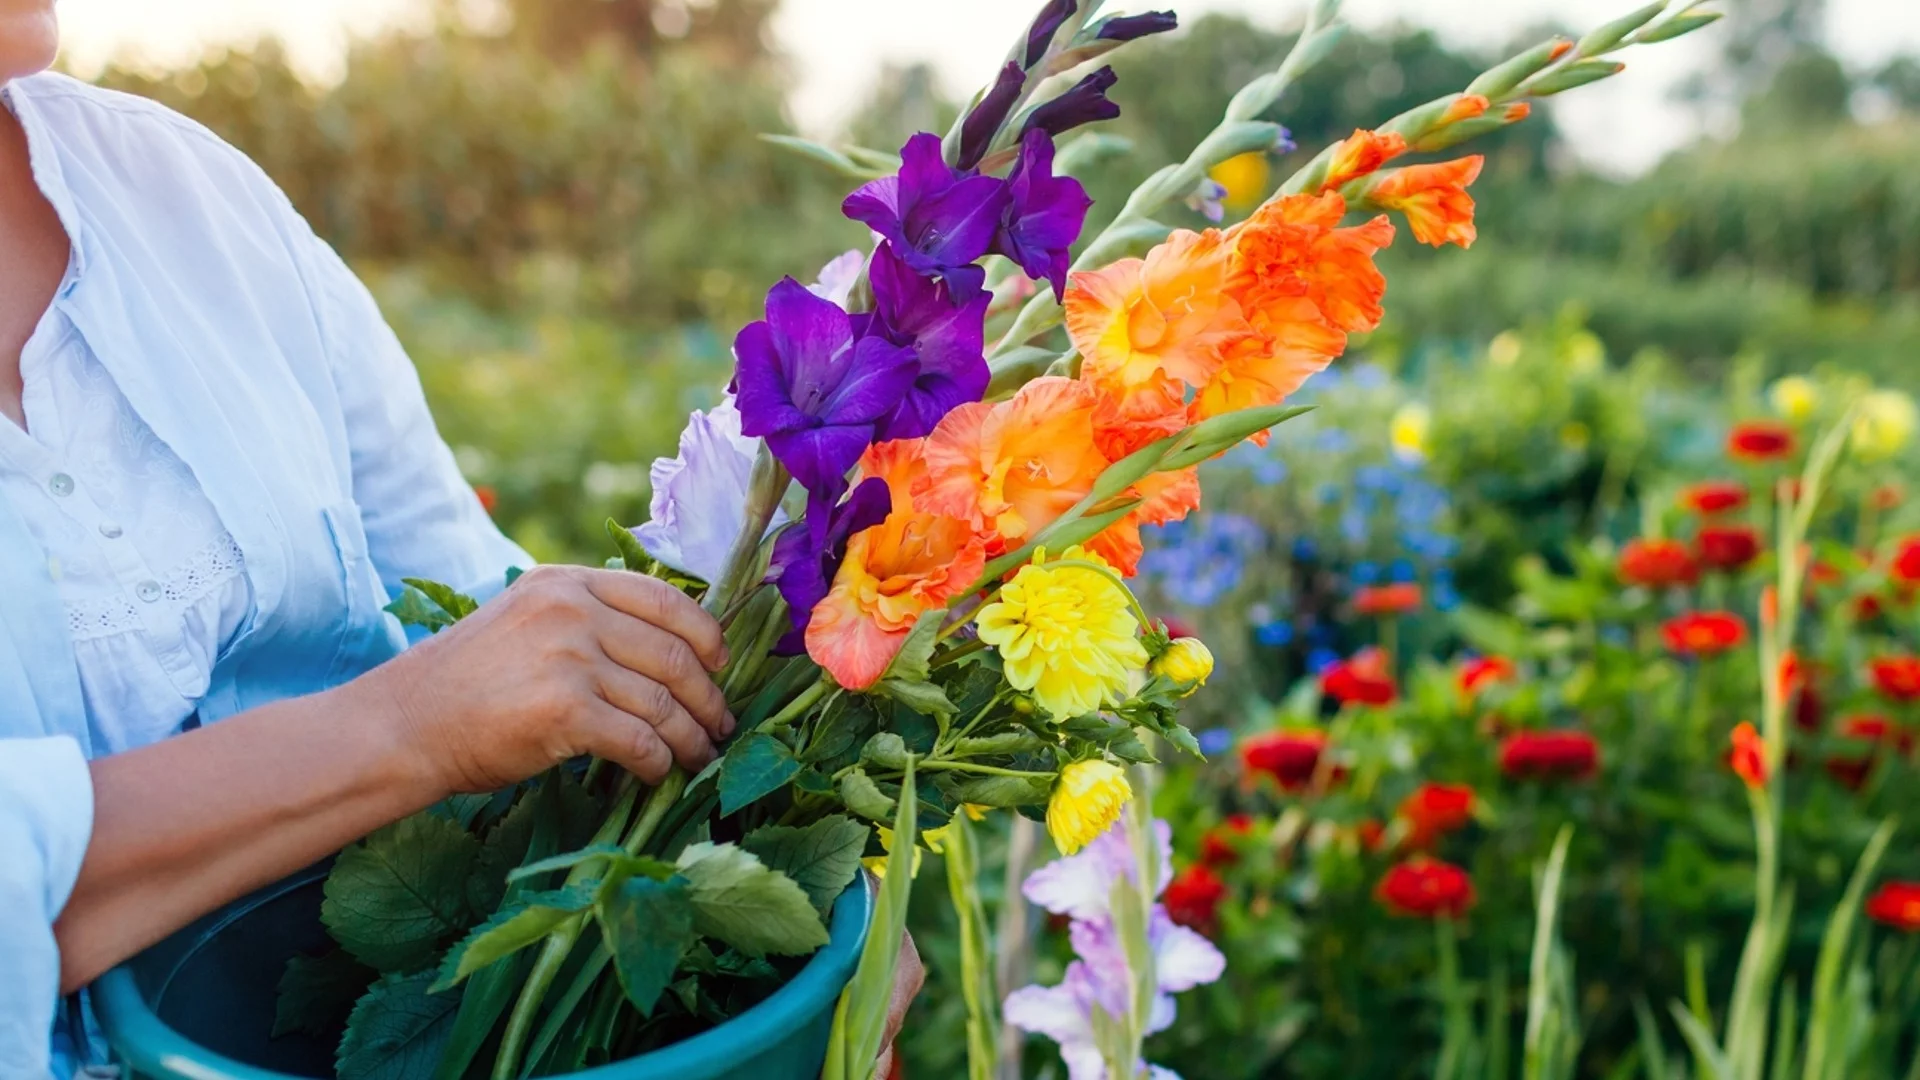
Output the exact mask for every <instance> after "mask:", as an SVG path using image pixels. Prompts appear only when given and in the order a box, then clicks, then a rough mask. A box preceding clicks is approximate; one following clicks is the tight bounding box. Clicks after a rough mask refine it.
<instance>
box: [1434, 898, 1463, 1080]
mask: <svg viewBox="0 0 1920 1080" xmlns="http://www.w3.org/2000/svg"><path fill="white" fill-rule="evenodd" d="M1433 928H1434V946H1435V950H1436V953H1437V955H1438V959H1439V963H1440V970H1439V972H1438V977H1439V980H1440V1006H1441V1010H1442V1012H1443V1013H1444V1015H1445V1018H1446V1019H1445V1027H1444V1034H1442V1036H1441V1039H1440V1060H1439V1061H1437V1062H1436V1063H1435V1064H1434V1067H1433V1080H1453V1078H1454V1075H1455V1073H1456V1072H1457V1071H1458V1070H1459V1068H1460V1059H1461V1056H1462V1055H1463V1054H1464V1053H1465V1052H1466V1042H1467V1027H1468V1024H1469V1022H1470V1021H1469V1019H1468V1016H1467V999H1466V994H1465V993H1464V992H1463V991H1462V989H1461V986H1460V942H1459V940H1458V935H1457V934H1456V933H1455V927H1454V924H1453V919H1451V918H1449V917H1446V916H1442V917H1440V918H1438V919H1435V920H1433Z"/></svg>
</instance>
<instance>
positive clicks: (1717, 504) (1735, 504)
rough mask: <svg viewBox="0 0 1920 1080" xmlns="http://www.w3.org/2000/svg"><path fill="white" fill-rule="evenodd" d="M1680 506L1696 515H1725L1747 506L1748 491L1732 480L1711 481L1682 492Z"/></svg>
mask: <svg viewBox="0 0 1920 1080" xmlns="http://www.w3.org/2000/svg"><path fill="white" fill-rule="evenodd" d="M1680 505H1682V506H1684V507H1686V508H1687V509H1689V510H1691V511H1693V512H1694V513H1696V514H1724V513H1726V512H1727V511H1729V510H1738V509H1740V508H1741V507H1743V506H1745V505H1747V489H1746V487H1745V486H1743V485H1741V484H1737V483H1735V482H1733V481H1731V480H1709V481H1707V482H1706V483H1704V484H1695V485H1693V486H1692V487H1690V488H1687V489H1686V490H1685V491H1682V492H1681V493H1680Z"/></svg>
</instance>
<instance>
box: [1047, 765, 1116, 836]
mask: <svg viewBox="0 0 1920 1080" xmlns="http://www.w3.org/2000/svg"><path fill="white" fill-rule="evenodd" d="M1131 798H1133V785H1131V784H1129V783H1127V774H1126V773H1124V772H1122V771H1121V770H1120V767H1119V766H1117V765H1115V764H1113V763H1112V762H1108V761H1100V760H1098V759H1095V760H1092V761H1076V762H1074V763H1073V764H1071V765H1069V766H1067V767H1066V768H1064V769H1062V770H1060V780H1059V782H1058V783H1056V784H1055V785H1054V786H1053V797H1052V798H1050V799H1048V800H1047V832H1048V833H1050V834H1051V835H1052V836H1053V843H1054V846H1055V847H1058V848H1059V849H1060V852H1061V854H1063V855H1071V854H1073V853H1074V852H1076V851H1079V850H1080V849H1081V848H1083V847H1086V846H1087V845H1088V844H1090V843H1092V842H1093V841H1094V838H1095V837H1098V836H1099V835H1100V834H1101V833H1104V832H1106V831H1107V830H1108V829H1109V828H1111V827H1112V826H1113V823H1114V822H1116V821H1118V820H1120V811H1121V809H1122V808H1123V807H1125V806H1126V805H1127V800H1128V799H1131Z"/></svg>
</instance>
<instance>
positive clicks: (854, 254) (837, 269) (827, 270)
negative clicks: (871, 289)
mask: <svg viewBox="0 0 1920 1080" xmlns="http://www.w3.org/2000/svg"><path fill="white" fill-rule="evenodd" d="M866 268H867V256H866V253H865V252H862V251H860V250H858V249H855V250H852V251H843V252H841V253H840V254H838V255H835V256H834V257H833V258H831V259H829V260H827V265H825V266H823V267H821V268H820V276H819V277H818V278H815V279H814V282H813V284H811V285H809V286H807V291H808V292H810V293H812V294H813V295H815V296H817V297H819V298H820V299H822V300H828V301H831V302H833V303H834V304H837V305H839V306H840V307H842V308H844V307H846V306H847V300H848V298H849V297H851V296H852V295H853V287H854V286H855V285H858V284H859V283H860V272H861V271H862V270H865V269H866Z"/></svg>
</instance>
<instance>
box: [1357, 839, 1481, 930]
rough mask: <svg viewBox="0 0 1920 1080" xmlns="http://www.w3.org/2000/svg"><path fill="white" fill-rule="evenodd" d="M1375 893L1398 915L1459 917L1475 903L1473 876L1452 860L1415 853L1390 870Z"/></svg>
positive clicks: (1432, 917)
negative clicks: (1446, 860)
mask: <svg viewBox="0 0 1920 1080" xmlns="http://www.w3.org/2000/svg"><path fill="white" fill-rule="evenodd" d="M1374 896H1375V897H1376V898H1378V899H1379V901H1380V902H1381V903H1382V904H1384V905H1386V908H1387V910H1388V911H1391V912H1393V913H1394V914H1395V915H1407V916H1412V917H1414V918H1419V919H1441V918H1446V919H1457V918H1459V917H1460V916H1462V915H1465V914H1466V913H1467V909H1468V908H1470V907H1472V906H1473V901H1474V895H1473V879H1472V878H1470V877H1468V876H1467V872H1466V871H1465V870H1462V869H1460V868H1459V867H1457V866H1455V865H1453V864H1452V863H1444V862H1441V861H1439V860H1438V859H1429V858H1427V857H1426V856H1424V855H1415V856H1414V857H1413V858H1411V859H1408V860H1407V861H1406V862H1403V863H1400V864H1398V865H1397V866H1394V867H1393V868H1392V869H1390V870H1388V871H1387V872H1386V875H1385V876H1383V877H1382V878H1381V879H1380V885H1379V887H1378V888H1377V889H1375V890H1374Z"/></svg>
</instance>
